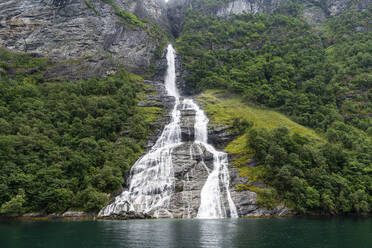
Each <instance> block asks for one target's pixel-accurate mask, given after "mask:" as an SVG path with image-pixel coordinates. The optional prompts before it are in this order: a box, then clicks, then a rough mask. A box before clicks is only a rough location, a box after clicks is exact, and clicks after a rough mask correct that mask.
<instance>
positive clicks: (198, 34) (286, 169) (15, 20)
mask: <svg viewBox="0 0 372 248" xmlns="http://www.w3.org/2000/svg"><path fill="white" fill-rule="evenodd" d="M0 16H1V17H0V146H1V149H0V214H2V215H22V214H24V213H31V212H38V213H41V214H62V213H64V212H66V211H84V212H87V213H88V212H89V213H94V214H97V213H98V211H99V210H100V209H102V208H103V207H104V206H107V204H109V203H110V202H112V200H113V197H114V196H117V195H119V194H120V193H121V192H123V190H124V189H126V188H128V187H129V184H130V177H131V176H133V173H130V169H131V168H132V166H133V165H134V164H135V162H136V161H138V159H139V158H141V157H143V156H142V155H144V154H146V152H148V151H149V150H151V147H153V146H154V144H156V141H157V139H158V138H159V137H161V133H162V130H163V128H164V126H165V125H166V124H168V123H170V122H172V118H173V117H172V116H171V113H172V112H171V111H172V108H173V105H174V104H176V103H175V102H177V104H180V105H179V106H180V108H181V107H183V108H185V109H183V110H182V111H180V112H181V113H180V115H179V118H180V120H179V122H177V121H175V120H173V122H174V123H176V124H177V125H179V129H180V135H181V138H182V139H181V141H180V142H181V143H182V144H181V145H180V146H179V147H177V148H175V149H174V150H171V151H170V152H169V156H170V157H171V158H172V159H171V160H172V161H171V162H170V163H168V164H171V165H172V166H174V168H175V172H174V176H173V178H171V179H170V181H172V180H173V181H174V185H172V187H170V188H172V190H173V191H174V192H173V191H172V192H173V193H172V194H173V196H172V197H173V198H171V199H173V200H174V201H173V202H172V204H170V205H169V206H171V207H169V208H172V209H171V210H174V213H176V215H174V216H181V217H182V216H186V215H183V214H184V212H185V211H186V210H185V209H186V206H184V205H182V204H184V202H183V201H184V200H183V199H184V198H185V197H186V196H188V195H187V194H189V195H190V194H191V196H193V199H192V201H191V200H190V202H192V203H193V204H194V205H193V206H192V207H190V206H189V207H188V208H189V209H192V214H193V216H194V217H195V216H197V213H198V208H199V205H201V199H200V197H199V196H200V195H201V192H202V188H203V185H204V184H205V182H206V181H207V179H208V175H210V170H211V169H213V168H214V160H215V159H214V156H217V155H216V154H219V153H218V152H217V151H216V150H212V152H211V150H208V147H209V146H205V147H204V148H203V147H202V148H200V147H198V144H197V143H196V144H194V143H192V142H193V141H196V140H195V136H196V134H195V132H196V131H195V130H196V128H195V123H197V120H196V119H197V117H198V116H197V114H199V117H200V112H198V111H199V109H198V107H197V106H194V105H193V104H191V105H190V101H191V102H192V101H194V100H197V101H198V102H199V104H200V106H201V107H202V108H203V110H204V111H205V113H206V114H207V116H208V117H209V119H210V123H209V126H208V135H209V136H208V140H209V141H210V142H211V144H213V145H214V146H215V147H217V148H218V149H220V150H224V151H225V152H226V153H228V158H229V162H230V163H229V167H228V172H227V173H230V176H231V178H230V179H229V180H230V181H228V182H225V185H227V186H226V189H225V190H226V191H229V190H230V191H231V195H232V199H233V201H235V204H236V206H237V215H238V216H251V215H276V214H278V215H281V214H288V213H300V214H366V213H370V212H371V211H372V184H371V181H372V178H371V177H372V174H371V172H372V152H371V151H372V74H371V71H372V33H371V31H372V30H371V24H372V19H371V17H372V9H371V2H370V0H358V1H352V0H325V1H313V0H299V1H297V0H296V1H295V0H269V1H261V0H253V1H252V0H169V1H168V2H167V3H165V2H164V1H163V0H144V1H135V0H48V1H32V0H26V1H17V0H6V1H3V2H1V3H0ZM167 43H173V44H174V47H175V49H176V52H177V54H176V55H175V58H173V60H172V61H171V62H172V63H174V66H175V70H174V71H173V73H174V76H175V79H174V80H175V82H174V83H175V84H176V87H178V88H179V91H180V93H181V94H182V95H183V96H186V97H189V98H190V99H186V101H184V99H183V97H182V96H181V97H179V96H178V95H177V94H175V96H176V99H178V97H179V99H178V100H177V101H176V100H175V98H174V97H171V96H169V94H168V93H169V92H168V93H167V90H166V89H165V86H164V84H165V82H164V81H165V79H164V78H165V76H169V73H167V72H166V71H167V70H169V65H170V60H169V58H168V57H167V52H169V50H167V49H166V44H167ZM172 80H173V79H172ZM180 101H181V102H180ZM182 104H183V105H182ZM189 105H190V106H192V108H191V109H188V108H190V106H189ZM176 116H177V115H176ZM203 123H204V122H203ZM204 124H205V125H206V123H204ZM204 124H203V125H204ZM196 147H197V148H196ZM206 147H207V148H206ZM204 160H205V163H204ZM218 160H219V158H218ZM172 171H173V169H172ZM186 171H187V173H186ZM188 172H190V173H188ZM191 172H192V173H191ZM224 173H225V172H224ZM149 175H151V173H150V174H149ZM190 175H191V176H190ZM149 178H150V176H149ZM190 178H191V179H190ZM220 178H222V176H220ZM173 181H172V182H173ZM188 183H189V185H187V184H188ZM229 187H230V188H229ZM150 191H151V190H150ZM160 191H161V190H160ZM148 194H149V195H152V194H154V195H157V194H161V192H160V193H159V190H158V189H156V190H152V191H151V192H148ZM229 194H230V193H229ZM185 195H186V196H185ZM195 195H197V196H195ZM221 195H223V196H226V195H227V193H226V192H222V193H221ZM226 199H227V198H226ZM226 199H225V200H221V201H222V203H221V204H222V205H223V204H225V205H226V204H227V200H226ZM223 201H224V202H223ZM230 203H231V202H229V204H230ZM188 211H189V215H188V216H190V210H188ZM163 212H165V211H163ZM228 212H229V214H231V213H230V211H228ZM166 214H168V213H166ZM166 214H165V215H164V216H171V215H166ZM177 214H178V215H177ZM141 216H144V215H141ZM226 216H227V214H226ZM188 218H189V217H188Z"/></svg>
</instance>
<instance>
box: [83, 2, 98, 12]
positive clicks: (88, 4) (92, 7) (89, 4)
mask: <svg viewBox="0 0 372 248" xmlns="http://www.w3.org/2000/svg"><path fill="white" fill-rule="evenodd" d="M84 1H85V4H86V5H87V6H88V8H90V9H92V10H93V11H94V13H95V14H96V15H97V16H99V12H98V11H97V9H96V8H95V7H94V5H93V4H92V3H91V2H89V0H84Z"/></svg>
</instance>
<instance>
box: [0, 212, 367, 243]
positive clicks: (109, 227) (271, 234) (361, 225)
mask: <svg viewBox="0 0 372 248" xmlns="http://www.w3.org/2000/svg"><path fill="white" fill-rule="evenodd" d="M0 247H1V248H13V247H17V248H23V247H28V248H36V247H38V248H39V247H43V248H44V247H45V248H49V247H53V248H56V247H57V248H58V247H68V248H75V247H76V248H84V247H89V248H95V247H110V248H115V247H131V248H132V247H133V248H137V247H138V248H146V247H151V248H153V247H155V248H157V247H161V248H166V247H172V248H173V247H180V248H181V247H185V248H188V247H190V248H191V247H192V248H197V247H226V248H234V247H245V248H249V247H253V248H263V247H265V248H267V247H275V248H281V247H283V248H284V247H285V248H290V247H296V248H305V247H311V248H318V247H319V248H320V247H321V248H331V247H332V248H333V247H334V248H336V247H337V248H343V247H345V248H350V247H352V248H370V247H372V218H371V217H365V218H363V217H332V218H331V217H322V218H320V217H311V218H310V217H309V218H305V217H301V218H299V217H298V218H297V217H293V218H252V219H219V220H198V219H189V220H182V219H181V220H177V219H161V220H128V221H13V222H0Z"/></svg>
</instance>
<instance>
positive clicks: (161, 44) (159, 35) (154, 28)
mask: <svg viewBox="0 0 372 248" xmlns="http://www.w3.org/2000/svg"><path fill="white" fill-rule="evenodd" d="M102 1H103V2H104V3H106V4H109V5H110V6H112V7H113V8H114V10H115V14H116V15H118V16H119V17H121V18H122V20H124V22H125V23H122V24H127V25H128V26H129V28H133V27H139V28H141V29H142V30H145V31H146V32H147V33H148V34H149V35H150V36H151V37H152V38H153V39H154V40H155V41H157V43H158V46H157V48H156V50H155V51H154V56H153V59H159V58H160V57H161V55H162V53H163V51H164V48H165V46H166V44H167V43H168V40H170V39H171V38H170V37H169V36H170V35H169V34H168V33H167V32H165V31H164V30H163V29H162V28H160V27H159V26H158V25H157V24H156V23H154V22H153V21H151V20H149V19H145V18H144V19H143V20H141V19H140V18H138V17H137V16H136V15H134V14H132V13H130V12H128V11H124V10H122V9H120V8H119V7H118V6H117V5H116V4H115V2H114V1H113V0H102Z"/></svg>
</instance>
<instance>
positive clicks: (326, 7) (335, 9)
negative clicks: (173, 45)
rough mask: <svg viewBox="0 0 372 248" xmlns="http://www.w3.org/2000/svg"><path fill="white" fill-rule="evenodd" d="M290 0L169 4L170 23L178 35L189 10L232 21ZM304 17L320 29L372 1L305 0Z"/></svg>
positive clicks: (173, 0)
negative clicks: (323, 25)
mask: <svg viewBox="0 0 372 248" xmlns="http://www.w3.org/2000/svg"><path fill="white" fill-rule="evenodd" d="M289 2H290V0H231V1H225V2H222V3H219V4H216V5H212V6H208V8H206V5H205V3H203V2H202V1H195V0H169V2H168V19H169V20H170V21H171V22H170V25H171V28H172V31H173V33H174V34H176V35H177V34H178V33H179V32H181V30H182V22H183V19H184V18H185V14H186V10H187V9H189V8H191V9H200V10H202V11H204V12H206V13H208V14H212V15H216V16H218V17H229V16H231V15H234V14H235V15H239V14H258V13H265V14H272V13H274V12H275V11H276V10H277V9H278V8H280V7H281V6H284V5H285V4H287V3H289ZM299 3H300V4H301V5H302V9H301V13H300V14H301V15H302V17H303V19H304V20H305V21H306V22H308V23H309V24H310V25H313V26H318V25H321V24H323V23H324V22H325V20H326V17H328V16H336V15H339V14H341V13H343V12H345V11H347V10H351V9H354V10H356V11H362V10H365V9H367V8H368V6H370V5H371V0H360V1H357V2H356V1H353V0H326V1H320V0H301V1H299Z"/></svg>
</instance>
